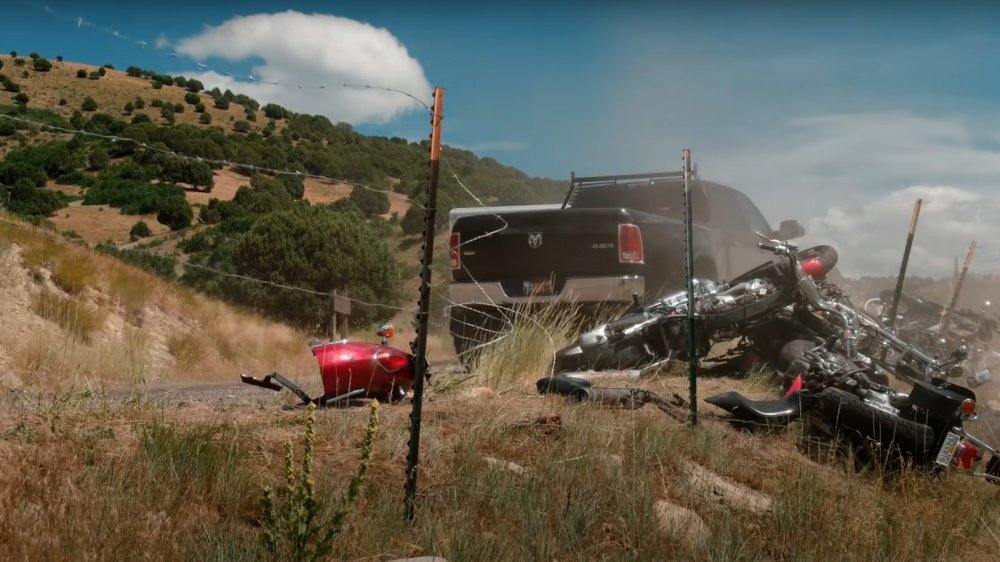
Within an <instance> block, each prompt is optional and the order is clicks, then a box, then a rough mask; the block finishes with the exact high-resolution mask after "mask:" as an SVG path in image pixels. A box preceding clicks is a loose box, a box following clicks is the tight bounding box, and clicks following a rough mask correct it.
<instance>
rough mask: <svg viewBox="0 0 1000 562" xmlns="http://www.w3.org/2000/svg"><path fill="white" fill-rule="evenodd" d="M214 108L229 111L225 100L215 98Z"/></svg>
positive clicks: (227, 101)
mask: <svg viewBox="0 0 1000 562" xmlns="http://www.w3.org/2000/svg"><path fill="white" fill-rule="evenodd" d="M215 107H217V108H219V109H229V100H227V99H226V98H215Z"/></svg>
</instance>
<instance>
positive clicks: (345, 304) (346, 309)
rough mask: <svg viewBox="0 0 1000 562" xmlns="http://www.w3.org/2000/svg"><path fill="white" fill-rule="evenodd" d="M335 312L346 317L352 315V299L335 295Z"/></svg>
mask: <svg viewBox="0 0 1000 562" xmlns="http://www.w3.org/2000/svg"><path fill="white" fill-rule="evenodd" d="M333 311H334V312H336V313H337V314H343V315H345V316H350V315H351V299H349V298H347V297H345V296H342V295H333Z"/></svg>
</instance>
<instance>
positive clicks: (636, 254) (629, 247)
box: [618, 224, 643, 263]
mask: <svg viewBox="0 0 1000 562" xmlns="http://www.w3.org/2000/svg"><path fill="white" fill-rule="evenodd" d="M618 261H619V262H621V263H643V255H642V232H641V231H640V230H639V227H638V226H636V225H634V224H619V225H618Z"/></svg>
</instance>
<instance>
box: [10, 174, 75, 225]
mask: <svg viewBox="0 0 1000 562" xmlns="http://www.w3.org/2000/svg"><path fill="white" fill-rule="evenodd" d="M65 206H66V202H65V200H64V198H63V196H62V195H61V194H60V193H57V192H55V191H50V190H48V189H40V188H38V187H35V185H34V184H33V183H32V182H31V180H30V179H28V178H19V179H18V180H17V181H15V182H14V186H13V188H11V190H10V205H9V208H10V211H11V212H13V213H17V214H21V215H36V216H41V217H47V216H49V215H51V214H52V213H54V212H56V211H57V210H59V209H61V208H63V207H65Z"/></svg>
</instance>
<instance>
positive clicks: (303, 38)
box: [176, 10, 432, 124]
mask: <svg viewBox="0 0 1000 562" xmlns="http://www.w3.org/2000/svg"><path fill="white" fill-rule="evenodd" d="M176 49H177V52H178V53H181V54H183V55H187V56H190V57H193V58H195V59H198V60H205V59H208V58H210V57H219V58H223V59H226V60H230V61H241V60H246V59H260V60H262V61H263V62H262V63H261V64H258V65H256V66H254V67H253V69H252V73H253V75H254V77H255V78H256V79H257V80H258V81H265V82H279V83H281V84H280V85H273V84H262V83H260V82H244V81H238V80H235V79H234V78H232V77H229V76H225V75H221V74H219V73H217V72H186V73H185V75H187V76H190V77H194V78H198V79H199V80H201V81H202V82H203V83H204V84H205V85H206V86H207V87H208V88H212V87H219V88H221V89H226V88H229V89H231V90H233V91H234V92H238V93H244V94H246V95H248V96H250V97H252V98H254V99H257V100H258V101H261V102H274V103H279V104H281V105H284V106H285V107H288V108H289V109H292V110H294V111H298V112H302V113H310V114H320V115H326V116H327V117H329V118H330V119H331V120H333V121H345V122H348V123H353V124H358V123H363V122H369V123H385V122H388V121H390V120H392V119H393V118H395V117H397V116H399V115H401V114H403V113H405V112H408V111H411V110H413V109H416V108H417V107H419V105H418V104H417V103H416V102H415V101H414V100H412V99H410V98H407V97H406V96H403V95H400V94H397V93H393V92H388V91H384V90H377V89H356V88H344V87H342V86H343V84H357V85H372V86H381V87H391V88H396V89H399V90H404V91H407V92H410V93H411V94H413V95H414V96H416V97H418V98H421V99H422V100H424V101H429V100H430V98H431V90H432V88H431V86H430V83H429V82H428V80H427V78H426V76H425V75H424V71H423V68H422V67H421V65H420V63H419V62H418V61H417V60H416V59H415V58H413V57H412V56H410V54H409V53H408V52H407V49H406V47H405V46H404V45H403V44H402V43H400V41H399V40H398V39H397V38H396V37H395V36H394V35H393V34H392V33H390V32H389V31H388V30H386V29H384V28H378V27H374V26H372V25H369V24H367V23H362V22H359V21H355V20H352V19H348V18H342V17H338V16H332V15H323V14H303V13H300V12H296V11H292V10H289V11H286V12H282V13H276V14H256V15H250V16H239V17H235V18H232V19H230V20H228V21H226V22H224V23H223V24H222V25H219V26H217V27H211V28H208V29H206V30H205V31H204V32H202V33H200V34H199V35H196V36H193V37H188V38H185V39H182V40H180V41H179V42H178V43H177V45H176ZM299 84H302V85H305V86H308V85H320V84H326V85H327V87H326V88H324V89H316V88H301V89H300V88H298V87H297V85H299Z"/></svg>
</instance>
